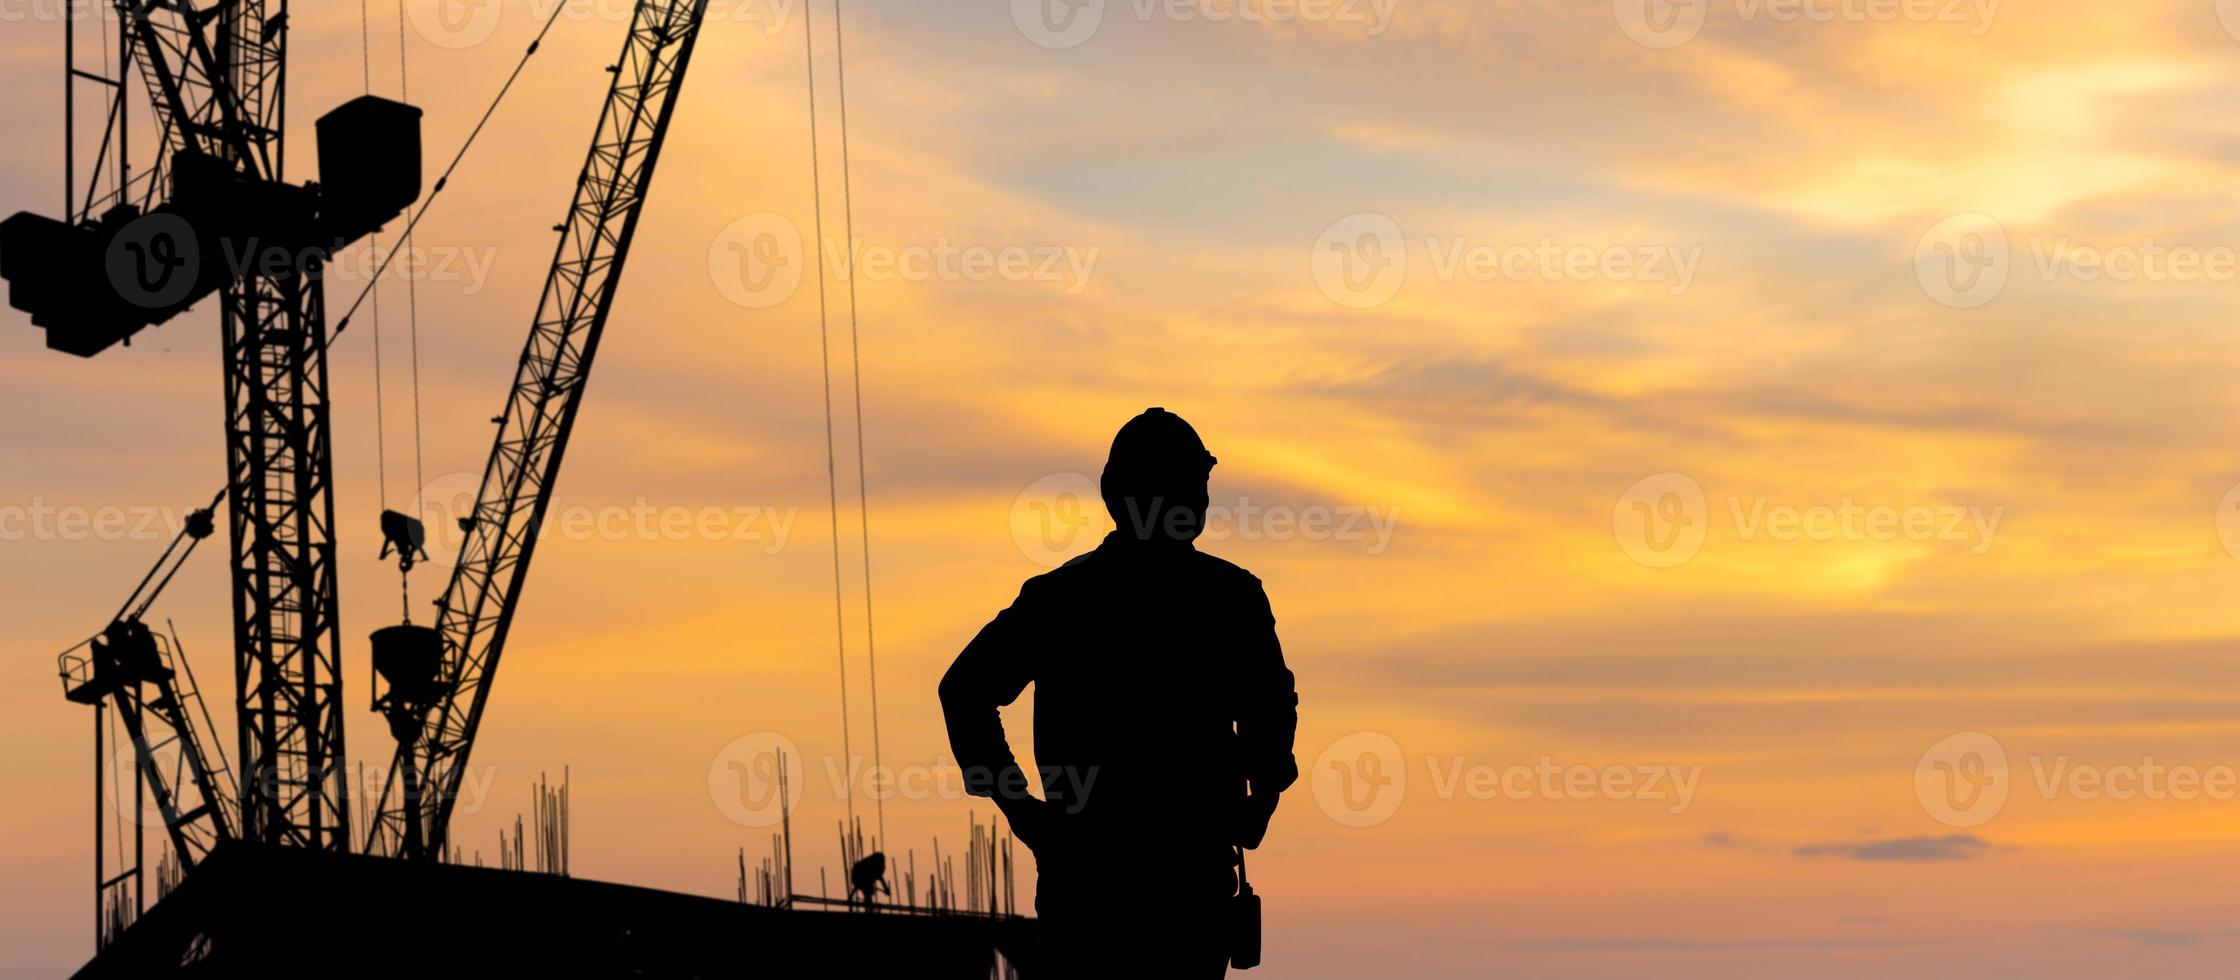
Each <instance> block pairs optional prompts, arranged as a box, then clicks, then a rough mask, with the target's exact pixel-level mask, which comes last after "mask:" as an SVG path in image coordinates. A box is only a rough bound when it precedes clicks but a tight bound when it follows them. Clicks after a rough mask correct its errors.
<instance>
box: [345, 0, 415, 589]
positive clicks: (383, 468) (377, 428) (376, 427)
mask: <svg viewBox="0 0 2240 980" xmlns="http://www.w3.org/2000/svg"><path fill="white" fill-rule="evenodd" d="M366 7H367V0H358V70H359V73H360V74H361V75H362V76H363V77H364V80H365V94H367V95H372V94H373V27H372V20H371V16H370V15H369V14H368V13H367V10H366ZM366 249H367V254H370V255H380V254H381V235H380V233H379V232H376V233H374V234H372V235H369V236H367V238H366ZM387 267H388V266H387V263H383V264H382V266H381V268H387ZM380 285H381V273H380V272H379V271H378V270H376V271H375V273H374V277H373V280H372V281H371V282H368V283H367V284H366V287H367V288H368V289H372V290H373V461H374V472H375V473H376V474H377V477H376V479H378V480H379V481H380V488H381V489H380V494H379V496H380V498H381V509H382V510H384V511H386V510H388V509H389V432H388V418H389V412H388V409H387V408H385V407H384V406H383V404H382V397H381V389H382V385H381V292H380V289H379V288H378V287H379V286H380ZM407 608H408V609H409V608H410V604H409V603H407Z"/></svg>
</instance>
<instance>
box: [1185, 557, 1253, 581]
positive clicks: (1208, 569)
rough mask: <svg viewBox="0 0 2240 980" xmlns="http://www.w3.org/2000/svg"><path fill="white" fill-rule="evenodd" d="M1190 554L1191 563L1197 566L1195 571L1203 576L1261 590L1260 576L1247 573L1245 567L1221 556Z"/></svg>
mask: <svg viewBox="0 0 2240 980" xmlns="http://www.w3.org/2000/svg"><path fill="white" fill-rule="evenodd" d="M1190 554H1191V563H1192V564H1193V565H1194V566H1195V568H1194V569H1193V570H1194V571H1196V572H1198V573H1199V574H1201V575H1204V576H1206V577H1208V578H1212V579H1215V580H1218V581H1222V582H1225V583H1227V584H1231V585H1235V586H1237V587H1239V588H1243V587H1251V588H1254V589H1258V588H1260V576H1258V575H1254V574H1252V573H1251V572H1249V571H1246V570H1245V567H1244V566H1243V565H1239V564H1237V563H1236V562H1233V561H1230V560H1229V559H1227V558H1223V557H1221V556H1219V555H1211V554H1207V553H1205V552H1203V551H1196V550H1193V551H1191V552H1190Z"/></svg>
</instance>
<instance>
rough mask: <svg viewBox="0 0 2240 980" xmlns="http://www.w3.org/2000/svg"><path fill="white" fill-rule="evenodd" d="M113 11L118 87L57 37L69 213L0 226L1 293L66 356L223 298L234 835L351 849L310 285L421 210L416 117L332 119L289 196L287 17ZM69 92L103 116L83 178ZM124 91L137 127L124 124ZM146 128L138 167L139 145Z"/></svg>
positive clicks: (225, 0)
mask: <svg viewBox="0 0 2240 980" xmlns="http://www.w3.org/2000/svg"><path fill="white" fill-rule="evenodd" d="M112 2H113V5H114V8H115V11H116V14H117V16H118V20H119V22H120V24H121V25H122V26H121V29H120V31H119V34H118V40H117V51H116V55H117V57H116V61H115V65H116V67H115V72H116V73H115V74H114V75H109V74H105V73H97V72H94V71H92V70H90V69H87V68H81V67H80V66H79V65H78V64H77V50H76V48H77V45H76V38H75V33H74V32H75V18H70V19H66V22H65V23H66V25H67V26H66V27H65V30H66V31H70V32H72V33H71V35H70V37H69V38H68V40H67V41H66V46H67V47H68V48H69V50H70V54H69V55H68V58H69V64H68V72H69V84H68V88H67V90H66V91H67V94H66V95H65V99H66V105H65V115H66V117H67V122H66V135H65V140H66V144H65V145H66V149H65V156H66V161H65V167H64V169H65V171H66V174H67V181H68V186H67V188H66V190H65V193H64V200H63V216H62V218H61V219H60V220H56V219H53V218H47V217H44V216H41V215H37V214H33V213H30V212H20V213H18V214H16V215H14V216H11V217H10V218H8V219H7V220H6V221H4V222H0V278H4V279H6V281H7V282H8V286H9V290H8V299H9V303H10V305H12V306H14V307H15V308H16V309H19V310H23V311H25V312H27V313H29V314H31V322H32V323H33V325H35V326H38V327H41V328H43V329H44V330H45V331H46V343H47V346H48V347H50V348H53V349H56V350H60V351H64V352H66V353H70V354H74V355H77V356H80V357H92V356H94V355H96V354H98V353H100V352H102V351H104V350H107V349H108V348H110V347H112V346H114V345H116V344H118V343H127V344H129V343H130V342H131V339H132V337H133V336H134V335H135V334H137V333H139V332H140V331H141V330H143V329H145V328H147V327H150V326H154V325H156V324H160V323H163V322H165V321H167V320H169V319H170V318H172V317H173V316H175V315H177V314H178V313H180V312H182V311H184V310H185V309H187V308H188V307H190V306H192V305H193V304H194V303H196V302H197V301H199V300H202V299H205V298H208V297H209V296H211V295H212V294H216V295H218V296H219V297H220V298H219V314H220V315H219V319H220V322H221V324H222V330H223V342H222V345H221V346H222V348H223V367H224V384H225V403H226V474H227V480H226V490H225V497H226V515H227V530H228V532H229V537H230V543H231V562H230V572H231V578H232V595H233V600H232V606H233V650H234V655H233V662H234V696H235V701H234V708H235V715H236V718H237V727H238V733H237V734H238V743H239V753H238V758H239V759H240V763H241V777H242V778H241V786H240V798H239V809H238V821H239V826H238V828H236V830H237V832H238V833H239V835H240V836H242V837H243V838H245V839H248V840H255V841H262V842H266V843H271V844H278V845H283V846H292V847H303V848H311V849H315V850H327V851H346V850H348V849H349V841H350V828H349V813H350V807H349V800H348V789H347V786H346V780H345V779H344V769H343V760H344V754H343V727H342V715H341V710H340V709H341V691H342V684H341V675H340V672H339V670H338V663H337V660H338V658H339V655H340V636H341V633H340V626H339V623H338V621H337V610H338V607H337V601H336V581H335V560H334V559H335V552H334V536H333V525H334V503H333V497H332V488H331V485H332V481H333V472H334V464H333V459H332V456H331V453H330V449H329V446H330V439H329V436H328V429H329V422H330V420H329V404H328V400H327V361H326V347H327V339H328V334H327V325H326V308H325V298H324V291H323V288H322V276H323V269H324V265H325V262H326V259H327V258H328V257H329V256H330V255H332V254H333V253H334V252H335V251H336V250H338V249H340V248H343V247H344V246H346V245H348V244H349V243H350V242H352V241H355V240H357V239H358V238H361V237H363V236H365V235H367V234H369V233H371V232H372V231H374V230H375V229H377V228H379V227H380V226H381V225H382V224H383V223H384V222H386V221H388V220H390V219H391V218H394V217H395V216H397V215H398V214H399V213H401V212H402V211H403V209H404V208H405V207H407V206H409V205H410V204H411V203H412V202H413V201H414V200H416V199H417V198H418V197H419V195H420V131H419V127H420V121H419V120H420V111H419V110H418V109H415V108H412V107H411V106H407V105H404V104H402V103H398V102H392V101H389V100H386V99H379V98H374V97H372V96H366V97H362V98H359V99H355V100H352V101H350V102H348V103H345V104H344V105H342V106H341V107H339V108H337V109H335V110H333V111H332V112H329V113H328V114H327V115H325V116H323V117H321V118H320V119H319V120H318V122H317V135H318V159H319V170H320V177H321V180H320V181H319V182H316V183H310V184H301V185H299V184H291V183H288V182H286V180H285V179H284V177H283V173H284V163H285V153H286V140H285V111H284V110H285V107H286V99H285V96H284V91H283V86H284V79H285V77H286V65H287V38H288V14H287V3H286V0H211V2H207V3H202V2H198V0H112ZM135 68H137V71H135ZM105 71H106V69H105ZM134 75H137V76H138V78H137V79H135V78H134V77H133V76H134ZM81 85H91V86H93V87H94V88H95V89H96V90H97V92H98V93H99V94H100V96H101V98H102V100H103V102H104V103H105V104H106V112H105V114H104V115H103V121H102V123H101V129H100V133H99V140H98V142H97V144H96V146H97V149H96V152H95V153H94V154H93V156H92V159H91V161H90V166H87V167H85V168H84V169H80V166H79V165H80V163H81V160H80V159H79V156H78V149H79V143H80V140H79V138H78V135H79V134H78V132H77V129H78V126H79V120H78V113H77V106H76V101H77V92H78V89H79V87H80V86H81ZM136 89H137V90H140V91H142V92H143V93H144V94H143V98H144V99H145V103H146V104H145V106H144V108H143V109H142V110H141V111H144V112H145V113H146V115H147V119H146V121H136V119H137V117H136V114H135V111H134V106H133V102H134V98H133V93H134V91H135V90H136ZM150 130H152V131H153V132H154V133H155V135H156V139H155V140H154V143H155V146H154V148H153V153H152V154H150V157H152V162H149V163H146V165H144V166H143V165H142V162H143V161H141V160H139V159H136V158H135V157H134V156H133V154H132V150H133V146H132V141H133V139H134V136H135V135H136V133H137V134H138V135H140V136H142V138H145V135H146V133H147V132H148V131H150ZM89 142H90V141H89ZM81 187H82V188H83V190H82V195H81V190H80V188H81ZM120 639H121V640H124V641H127V642H130V643H132V644H134V645H135V646H136V647H137V645H138V644H139V643H140V638H139V635H138V634H137V633H134V634H132V635H130V636H124V637H120ZM112 649H115V648H114V647H113V646H112ZM143 652H144V651H143ZM120 690H121V688H120ZM158 795H159V796H160V795H161V794H160V792H159V794H158ZM167 819H168V815H167ZM192 851H193V848H192V847H191V846H190V847H188V848H184V849H182V852H181V855H180V857H181V860H182V861H185V860H189V859H191V857H192Z"/></svg>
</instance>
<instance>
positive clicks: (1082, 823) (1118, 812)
mask: <svg viewBox="0 0 2240 980" xmlns="http://www.w3.org/2000/svg"><path fill="white" fill-rule="evenodd" d="M1215 462H1216V460H1215V459H1214V457H1213V455H1212V454H1211V453H1208V452H1207V451H1206V448H1205V444H1204V442H1203V441H1201V440H1200V439H1199V437H1198V433H1197V432H1196V430H1194V429H1192V428H1191V427H1190V424H1189V423H1187V422H1185V421H1183V420H1182V419H1181V418H1180V417H1179V416H1176V415H1175V414H1173V413H1171V412H1167V411H1165V410H1164V409H1159V408H1153V409H1150V410H1148V411H1145V412H1144V413H1143V414H1141V415H1138V416H1136V417H1135V418H1134V419H1131V420H1129V422H1128V423H1127V424H1126V425H1124V426H1122V427H1121V429H1120V432H1119V435H1117V436H1116V437H1114V439H1113V441H1112V453H1111V458H1110V459H1109V460H1108V461H1107V462H1106V464H1105V470H1104V475H1103V478H1102V480H1101V481H1100V489H1101V491H1102V494H1103V497H1104V503H1105V508H1106V509H1107V510H1108V511H1110V512H1111V514H1112V519H1113V522H1114V524H1115V525H1116V527H1117V530H1115V531H1113V532H1112V533H1111V534H1109V535H1108V536H1106V538H1105V540H1104V542H1103V543H1101V544H1100V545H1098V546H1097V548H1096V549H1095V550H1093V551H1091V552H1089V553H1088V554H1085V555H1082V556H1080V557H1078V558H1075V559H1074V560H1072V561H1070V562H1067V563H1066V564H1065V565H1063V566H1062V567H1060V568H1058V569H1056V570H1054V571H1051V572H1049V573H1047V574H1044V575H1040V576H1037V577H1035V578H1032V579H1029V580H1027V583H1026V585H1025V586H1024V587H1022V588H1021V589H1020V590H1019V597H1018V599H1017V600H1015V601H1014V602H1013V603H1012V604H1011V607H1010V608H1008V609H1005V610H1004V611H1003V612H1001V613H999V614H998V615H997V616H996V618H995V620H994V621H993V622H990V623H989V624H988V625H987V626H986V627H984V628H982V629H981V631H980V633H979V635H978V636H976V637H974V638H973V640H972V642H971V643H970V644H969V645H967V646H966V647H965V649H964V651H963V652H962V653H960V654H958V655H957V659H956V663H955V664H953V665H952V666H951V667H950V668H949V672H948V674H947V676H945V677H944V678H943V679H942V681H941V691H940V693H941V704H942V708H943V711H944V713H945V714H946V716H947V721H948V728H949V743H950V748H951V750H952V751H953V752H954V753H955V755H956V758H957V762H958V764H959V765H960V766H962V767H963V768H964V772H965V781H966V787H967V790H968V791H969V792H971V793H973V794H974V795H978V796H986V797H990V798H993V799H994V800H995V802H996V806H997V807H998V808H999V809H1001V810H1002V811H1003V813H1004V815H1005V816H1006V817H1007V818H1008V819H1009V820H1010V821H1011V826H1012V830H1013V833H1014V834H1016V835H1017V837H1018V839H1019V841H1020V842H1021V843H1023V844H1025V845H1027V847H1028V849H1029V850H1031V851H1033V852H1034V855H1035V862H1036V867H1037V870H1038V871H1039V873H1040V879H1039V886H1038V889H1037V898H1036V901H1035V910H1036V912H1037V913H1038V914H1039V916H1040V918H1041V922H1042V938H1041V942H1042V955H1041V961H1040V962H1041V966H1042V967H1043V969H1044V970H1045V971H1047V973H1046V975H1049V976H1058V977H1107V976H1110V977H1151V976H1158V977H1218V976H1220V975H1222V973H1223V972H1224V970H1225V969H1226V967H1227V966H1229V965H1231V964H1232V962H1233V963H1234V965H1236V966H1239V967H1250V966H1253V965H1256V964H1257V963H1258V959H1259V957H1258V947H1259V933H1258V927H1259V920H1258V899H1257V898H1256V897H1255V896H1253V895H1252V894H1251V890H1250V887H1249V886H1241V887H1240V883H1241V881H1242V871H1243V851H1244V850H1245V849H1249V848H1255V847H1258V846H1259V845H1260V842H1261V839H1262V838H1263V837H1264V836H1265V835H1266V833H1267V829H1268V821H1269V819H1270V818H1271V817H1272V816H1273V815H1274V813H1275V807H1276V801H1277V798H1278V796H1279V795H1280V794H1281V793H1282V792H1283V790H1284V789H1285V788H1286V787H1288V786H1290V785H1291V784H1292V783H1293V782H1295V781H1296V780H1297V779H1298V777H1299V769H1298V764H1297V762H1296V760H1295V759H1294V758H1293V757H1292V738H1293V736H1294V734H1295V732H1296V730H1297V728H1298V720H1299V719H1298V695H1297V693H1296V689H1295V687H1294V684H1293V679H1292V675H1291V671H1290V670H1289V669H1288V668H1286V667H1285V666H1284V662H1283V650H1282V648H1281V646H1280V645H1279V644H1278V643H1277V640H1276V632H1275V616H1274V614H1273V613H1272V612H1271V611H1270V608H1269V605H1268V597H1267V593H1266V592H1265V591H1264V590H1263V589H1262V588H1261V584H1260V580H1259V579H1257V578H1255V577H1253V575H1252V574H1251V573H1250V572H1247V571H1245V570H1244V569H1242V568H1239V567H1237V566H1235V565H1232V564H1230V563H1228V562H1226V561H1223V560H1221V559H1219V558H1216V557H1213V556H1212V555H1208V554H1205V553H1204V552H1201V551H1199V550H1197V547H1196V545H1195V543H1194V542H1195V541H1196V539H1197V537H1198V535H1199V534H1200V533H1201V532H1203V531H1204V529H1205V517H1206V509H1207V506H1208V500H1209V496H1208V489H1207V481H1208V478H1209V477H1210V475H1211V473H1212V471H1213V466H1214V463H1215ZM1029 684H1033V685H1034V688H1035V703H1034V755H1035V759H1036V763H1037V769H1038V770H1039V771H1038V772H1037V773H1036V776H1037V777H1039V779H1038V780H1037V781H1039V782H1040V784H1041V789H1042V793H1043V795H1042V796H1041V797H1040V798H1037V797H1035V796H1034V795H1033V794H1032V793H1031V791H1030V782H1032V781H1030V779H1029V778H1028V776H1027V774H1026V773H1025V772H1024V771H1023V770H1022V769H1021V768H1020V766H1019V763H1018V761H1017V758H1016V756H1015V755H1014V754H1013V752H1012V749H1011V746H1010V744H1009V743H1008V742H1007V741H1006V740H1005V738H1004V732H1003V722H1002V720H1001V717H1000V715H999V714H998V709H999V708H1001V707H1002V706H1004V705H1007V704H1010V703H1012V702H1013V701H1015V700H1017V699H1018V697H1019V695H1020V694H1021V693H1022V692H1024V691H1025V690H1026V687H1027V685H1029Z"/></svg>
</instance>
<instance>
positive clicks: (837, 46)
mask: <svg viewBox="0 0 2240 980" xmlns="http://www.w3.org/2000/svg"><path fill="white" fill-rule="evenodd" d="M832 61H833V65H834V68H835V70H837V71H838V73H839V77H840V214H841V217H842V221H843V222H844V223H845V227H844V228H843V229H842V232H843V234H846V235H847V236H848V247H849V259H848V351H849V354H848V360H849V363H850V364H851V365H852V366H853V367H854V371H855V396H856V501H857V509H856V513H857V514H858V515H859V516H860V517H861V520H862V530H863V648H864V654H865V656H866V657H868V658H869V659H870V661H871V769H872V772H874V773H879V774H884V773H885V772H886V763H885V762H884V761H883V760H881V759H880V753H879V643H878V634H877V632H876V631H874V629H873V628H872V627H873V621H872V615H871V490H870V485H869V479H870V478H869V477H868V476H867V475H866V468H865V466H864V448H863V340H862V338H861V337H860V336H859V334H858V332H857V330H856V265H855V256H854V249H855V240H856V202H855V185H854V181H853V180H851V179H850V177H849V174H848V48H847V44H846V39H845V37H844V35H843V34H842V32H841V29H840V0H832ZM833 519H834V522H835V523H837V522H838V520H839V515H837V514H835V515H833ZM872 800H873V801H874V802H875V803H876V804H877V805H878V808H879V839H880V840H886V839H888V838H887V798H886V795H885V794H883V793H874V794H872Z"/></svg>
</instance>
